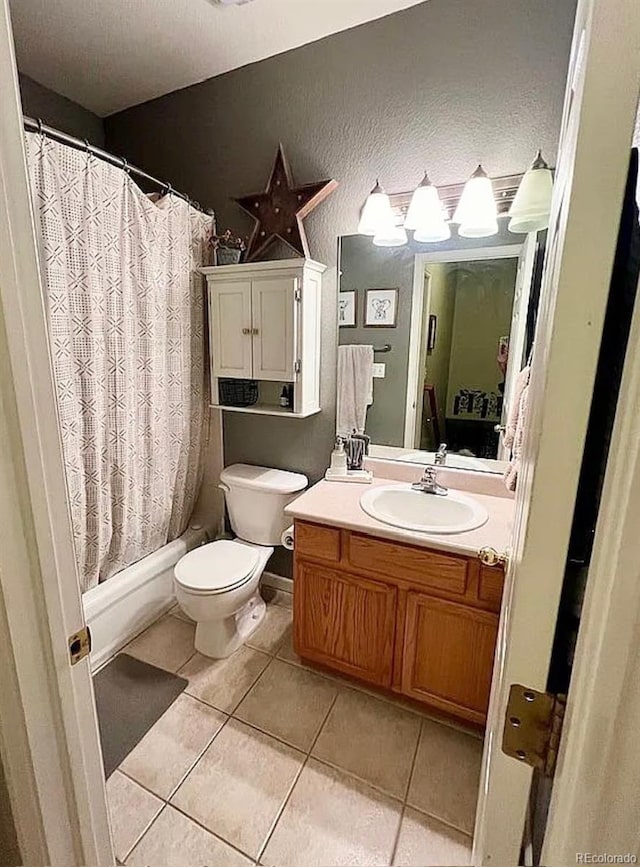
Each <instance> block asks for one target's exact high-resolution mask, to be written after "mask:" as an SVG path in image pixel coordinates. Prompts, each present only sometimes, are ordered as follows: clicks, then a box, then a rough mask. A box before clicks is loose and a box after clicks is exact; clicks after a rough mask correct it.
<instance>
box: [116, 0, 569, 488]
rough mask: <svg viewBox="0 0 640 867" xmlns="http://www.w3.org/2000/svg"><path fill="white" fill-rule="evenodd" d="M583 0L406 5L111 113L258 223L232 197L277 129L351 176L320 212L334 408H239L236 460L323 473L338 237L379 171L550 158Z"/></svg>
mask: <svg viewBox="0 0 640 867" xmlns="http://www.w3.org/2000/svg"><path fill="white" fill-rule="evenodd" d="M574 6H575V2H574V0H536V2H535V3H532V2H531V0H474V2H469V0H429V2H425V3H424V4H421V5H419V6H415V7H413V8H411V9H409V10H406V11H404V12H399V13H396V14H395V15H391V16H388V17H387V18H383V19H381V20H379V21H375V22H372V23H370V24H366V25H363V26H361V27H358V28H355V29H353V30H350V31H347V32H344V33H340V34H337V35H334V36H331V37H328V38H326V39H324V40H322V41H320V42H316V43H313V44H312V45H307V46H304V47H302V48H299V49H296V50H294V51H290V52H287V53H286V54H281V55H279V56H277V57H273V58H270V59H268V60H264V61H261V62H260V63H256V64H253V65H250V66H247V67H244V68H242V69H238V70H235V71H233V72H230V73H228V74H226V75H223V76H219V77H218V78H215V79H210V80H208V81H204V82H202V83H201V84H197V85H194V86H192V87H189V88H186V89H185V90H182V91H178V92H176V93H173V94H169V95H167V96H164V97H161V98H160V99H157V100H154V101H152V102H149V103H145V104H144V105H140V106H137V107H135V108H132V109H129V110H127V111H125V112H122V113H120V114H116V115H113V116H111V117H109V118H107V119H106V135H107V146H108V148H109V149H110V150H114V151H116V152H117V153H122V154H124V155H125V156H126V157H127V158H128V159H130V160H131V161H132V162H134V163H136V164H137V165H140V166H143V167H144V168H145V169H146V170H147V171H150V172H151V173H153V174H156V175H157V176H159V177H162V178H168V179H170V180H171V183H172V184H173V185H174V186H175V187H176V188H177V189H182V190H184V191H185V192H187V193H189V194H190V195H191V196H193V197H194V198H196V199H197V200H199V201H200V202H202V204H203V205H207V206H212V207H214V208H215V209H216V211H217V213H218V217H219V224H220V226H221V227H222V228H224V227H226V226H227V225H229V226H231V227H232V228H235V229H238V230H241V231H242V232H243V233H247V232H248V231H249V230H250V228H251V221H250V220H248V219H245V217H244V215H243V214H242V213H241V212H240V211H239V209H238V208H237V206H236V205H235V204H234V203H233V202H230V197H232V196H238V195H242V194H245V193H250V192H252V191H254V190H260V189H261V188H263V186H264V184H265V183H266V180H267V177H268V175H269V172H270V170H271V166H272V163H273V159H274V156H275V152H276V148H277V145H278V142H279V141H282V142H283V143H284V145H285V148H286V152H287V154H288V156H289V160H290V162H291V165H292V169H293V172H294V175H295V178H296V180H297V181H298V182H299V183H305V182H310V181H315V180H318V179H320V178H324V177H335V178H336V179H337V180H339V181H340V187H339V188H338V190H337V191H336V192H335V193H333V194H332V196H331V197H330V198H329V199H327V200H326V201H325V202H324V203H323V204H322V205H321V206H320V207H319V208H318V209H317V210H316V211H315V212H314V213H313V214H312V215H311V216H310V217H309V218H308V219H307V220H306V226H307V232H308V235H309V240H310V246H311V254H312V256H313V257H314V258H316V259H319V260H320V261H322V262H324V263H325V264H327V265H328V272H327V274H326V276H325V283H324V293H323V308H322V341H323V342H322V407H323V412H322V413H321V414H320V415H318V416H314V417H312V418H310V419H306V420H304V421H299V420H293V419H278V418H258V417H256V416H250V415H242V414H234V413H227V414H226V417H225V422H224V430H225V449H226V454H225V461H226V462H227V463H229V462H233V461H241V460H244V461H250V462H252V463H264V464H268V465H271V466H274V467H285V468H291V469H294V470H298V471H301V472H305V473H307V474H308V475H309V476H310V477H311V478H312V479H317V478H318V477H319V476H321V474H322V473H323V471H324V469H325V466H326V464H327V461H328V458H329V453H330V450H331V446H332V443H333V438H334V430H335V427H334V425H335V420H334V417H335V353H336V342H337V341H336V325H335V319H336V274H337V272H336V257H337V237H338V236H339V235H346V234H352V233H353V232H354V231H355V227H356V225H357V219H358V211H359V208H360V206H361V204H362V202H363V199H364V198H365V196H366V194H367V192H368V190H369V189H370V188H371V186H372V184H373V182H374V180H375V178H376V175H379V176H380V179H381V181H382V182H383V184H384V185H385V186H386V187H387V189H389V190H391V191H397V190H406V189H410V188H412V187H413V186H415V185H416V184H417V183H418V181H419V180H420V178H421V177H422V172H423V171H424V168H425V167H426V166H428V168H429V172H430V175H431V177H432V179H433V180H434V182H436V183H452V182H456V181H460V180H463V179H464V178H465V177H467V176H468V175H469V174H470V172H471V171H473V169H474V168H475V166H476V164H477V163H478V162H479V161H482V163H483V164H484V165H485V167H486V169H487V171H488V172H489V173H490V174H492V175H503V174H509V173H511V172H517V171H522V170H524V169H525V168H526V166H527V164H528V163H529V162H530V160H531V159H532V158H533V156H534V155H535V151H536V149H537V148H538V147H542V148H543V150H544V153H545V156H546V158H547V159H549V160H551V161H553V160H554V159H555V156H556V146H557V139H558V132H559V124H560V116H561V109H562V100H563V93H564V82H565V77H566V70H567V65H568V55H569V49H570V40H571V32H572V22H573V15H574Z"/></svg>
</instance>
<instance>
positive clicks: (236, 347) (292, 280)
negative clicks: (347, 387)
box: [202, 259, 325, 418]
mask: <svg viewBox="0 0 640 867" xmlns="http://www.w3.org/2000/svg"><path fill="white" fill-rule="evenodd" d="M324 271H325V266H324V265H321V264H319V263H318V262H313V261H312V260H310V259H285V260H280V261H273V262H258V263H251V264H246V265H221V266H216V267H211V268H203V269H202V273H203V274H204V275H205V276H206V279H207V294H208V311H209V337H210V366H211V394H212V402H213V405H214V406H216V407H219V408H221V409H224V410H227V411H229V412H252V413H259V414H262V415H287V416H292V417H297V418H305V417H306V416H309V415H313V414H314V413H317V412H319V411H320V294H321V288H322V274H323V273H324ZM227 379H249V380H255V381H257V384H258V391H259V398H258V401H257V403H255V404H254V405H252V406H248V407H239V406H225V405H222V402H221V400H220V380H227ZM290 383H292V384H293V405H292V406H290V407H288V408H284V407H281V406H280V405H279V398H280V394H281V391H282V387H283V386H285V385H288V384H290Z"/></svg>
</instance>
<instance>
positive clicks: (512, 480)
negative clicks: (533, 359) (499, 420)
mask: <svg viewBox="0 0 640 867" xmlns="http://www.w3.org/2000/svg"><path fill="white" fill-rule="evenodd" d="M525 371H526V373H527V376H526V380H525V382H524V385H523V387H522V390H521V392H520V399H519V400H518V407H517V413H516V420H515V430H514V434H513V440H512V443H511V461H510V462H509V466H508V467H507V470H506V472H505V474H504V483H505V485H506V487H507V490H508V491H515V489H516V484H517V482H518V473H519V471H520V456H521V454H522V442H523V440H524V432H525V428H526V424H527V402H528V399H529V373H530V369H529V368H528V367H526V368H525ZM525 371H522V373H524V372H525ZM522 373H521V374H520V376H522ZM505 445H506V436H505Z"/></svg>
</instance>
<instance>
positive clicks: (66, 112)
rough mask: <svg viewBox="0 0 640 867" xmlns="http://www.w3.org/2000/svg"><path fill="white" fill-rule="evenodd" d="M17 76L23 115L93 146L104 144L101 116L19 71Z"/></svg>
mask: <svg viewBox="0 0 640 867" xmlns="http://www.w3.org/2000/svg"><path fill="white" fill-rule="evenodd" d="M19 79H20V94H21V96H22V110H23V112H24V114H26V115H28V116H29V117H34V118H36V120H37V119H38V118H40V119H41V120H42V121H44V122H45V123H46V124H48V125H49V126H54V127H55V128H56V129H60V130H62V131H63V132H67V133H69V135H75V136H77V137H78V138H81V139H85V138H86V139H88V141H90V142H91V144H93V145H97V146H98V147H103V146H104V121H103V120H102V118H101V117H98V115H97V114H93V112H91V111H88V109H86V108H83V107H82V106H81V105H78V104H77V103H76V102H72V101H71V100H70V99H67V97H66V96H60V94H59V93H55V92H54V91H53V90H49V88H47V87H43V85H42V84H38V82H37V81H34V80H33V79H32V78H29V77H28V76H26V75H23V74H22V73H20V75H19Z"/></svg>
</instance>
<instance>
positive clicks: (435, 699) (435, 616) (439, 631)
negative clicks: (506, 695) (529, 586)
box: [402, 591, 498, 723]
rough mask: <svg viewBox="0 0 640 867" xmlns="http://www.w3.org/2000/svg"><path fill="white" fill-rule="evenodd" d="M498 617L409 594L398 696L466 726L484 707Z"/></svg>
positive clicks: (476, 719) (477, 719) (481, 719)
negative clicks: (450, 715)
mask: <svg viewBox="0 0 640 867" xmlns="http://www.w3.org/2000/svg"><path fill="white" fill-rule="evenodd" d="M497 631H498V617H497V615H495V614H491V613H489V612H486V611H479V610H475V609H473V608H468V607H467V606H465V605H459V604H458V603H456V602H448V601H445V600H443V599H434V598H433V597H431V596H427V595H425V594H424V593H418V592H414V591H410V592H409V593H408V594H407V608H406V619H405V634H404V653H403V664H402V692H403V693H405V694H406V695H408V696H411V697H412V698H416V699H419V700H421V701H426V702H429V704H431V705H433V706H434V707H438V708H440V709H441V710H444V711H448V712H449V713H455V714H456V715H457V716H462V717H465V718H466V719H468V720H470V721H472V722H478V723H483V722H484V721H485V719H486V714H487V706H488V704H489V689H490V686H491V675H492V671H493V654H494V650H495V644H496V636H497Z"/></svg>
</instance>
